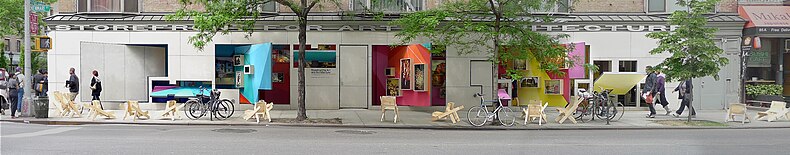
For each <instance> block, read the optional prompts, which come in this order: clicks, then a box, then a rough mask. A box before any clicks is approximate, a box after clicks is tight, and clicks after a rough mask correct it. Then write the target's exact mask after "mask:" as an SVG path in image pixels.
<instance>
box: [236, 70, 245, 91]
mask: <svg viewBox="0 0 790 155" xmlns="http://www.w3.org/2000/svg"><path fill="white" fill-rule="evenodd" d="M236 88H244V72H242V71H236Z"/></svg>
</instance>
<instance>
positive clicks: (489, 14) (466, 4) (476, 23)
mask: <svg viewBox="0 0 790 155" xmlns="http://www.w3.org/2000/svg"><path fill="white" fill-rule="evenodd" d="M559 2H560V1H558V0H451V1H445V3H443V4H442V6H440V7H437V8H434V9H430V10H425V11H419V12H415V13H411V14H407V15H405V16H404V17H403V18H401V19H398V20H396V21H394V22H392V23H393V24H394V25H397V26H399V27H401V28H402V30H401V31H399V32H398V33H397V34H396V36H397V37H400V38H401V41H402V42H401V43H403V44H405V43H408V42H412V41H418V40H419V39H421V38H427V39H428V40H429V41H431V42H432V43H433V44H436V45H445V46H452V47H455V48H456V49H458V51H459V53H461V54H470V53H478V54H479V53H482V54H487V55H488V56H489V60H490V61H491V62H493V63H494V64H495V65H494V67H495V68H498V66H499V64H506V63H509V62H511V61H514V60H517V59H520V60H531V59H534V60H536V61H538V62H540V68H541V69H543V70H546V71H549V72H552V73H560V74H561V73H562V72H559V71H560V68H561V67H562V66H564V65H566V64H571V63H572V62H573V59H568V60H569V61H563V60H566V58H567V56H568V55H567V53H568V51H569V48H566V47H563V46H562V45H561V43H560V42H559V39H561V38H565V37H567V35H556V36H553V35H549V34H546V33H540V32H535V31H532V28H531V26H530V25H534V24H537V23H547V22H551V21H552V20H553V18H551V17H550V15H547V14H536V13H535V12H541V11H540V10H548V9H551V8H554V7H567V6H568V5H567V4H561V3H559ZM479 49H485V50H482V51H481V50H479ZM442 50H444V49H442V48H437V49H435V50H433V51H434V52H436V51H442ZM508 68H512V67H508ZM493 72H494V73H492V76H493V77H494V78H498V74H497V69H494V71H493ZM521 73H523V72H519V71H514V70H512V69H511V70H509V71H508V74H510V75H511V77H520V76H519V75H520V74H521ZM494 81H496V80H494ZM492 85H495V84H492Z"/></svg>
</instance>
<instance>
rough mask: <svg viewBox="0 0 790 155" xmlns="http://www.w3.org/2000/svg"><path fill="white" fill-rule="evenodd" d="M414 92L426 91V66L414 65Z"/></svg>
mask: <svg viewBox="0 0 790 155" xmlns="http://www.w3.org/2000/svg"><path fill="white" fill-rule="evenodd" d="M413 69H414V91H426V87H427V86H426V83H428V81H427V80H428V79H426V78H425V74H426V72H425V64H414V67H413Z"/></svg>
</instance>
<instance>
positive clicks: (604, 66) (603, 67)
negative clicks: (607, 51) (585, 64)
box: [593, 60, 612, 80]
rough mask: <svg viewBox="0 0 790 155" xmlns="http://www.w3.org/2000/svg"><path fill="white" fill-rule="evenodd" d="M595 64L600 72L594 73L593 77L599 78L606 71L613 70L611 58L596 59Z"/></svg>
mask: <svg viewBox="0 0 790 155" xmlns="http://www.w3.org/2000/svg"><path fill="white" fill-rule="evenodd" d="M593 64H594V65H595V66H596V67H598V72H595V73H594V74H593V79H595V80H598V77H601V75H603V73H604V72H611V71H612V61H609V60H596V61H593Z"/></svg>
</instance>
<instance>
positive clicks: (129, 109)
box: [123, 101, 151, 121]
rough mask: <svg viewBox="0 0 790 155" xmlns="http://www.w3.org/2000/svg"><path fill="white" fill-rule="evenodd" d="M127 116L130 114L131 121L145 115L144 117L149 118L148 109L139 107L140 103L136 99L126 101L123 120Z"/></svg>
mask: <svg viewBox="0 0 790 155" xmlns="http://www.w3.org/2000/svg"><path fill="white" fill-rule="evenodd" d="M127 116H132V117H133V121H137V119H138V118H140V117H145V118H146V119H150V118H151V116H149V115H148V111H143V110H142V109H140V104H139V103H138V102H137V101H127V102H126V113H125V114H124V115H123V120H126V117H127Z"/></svg>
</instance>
